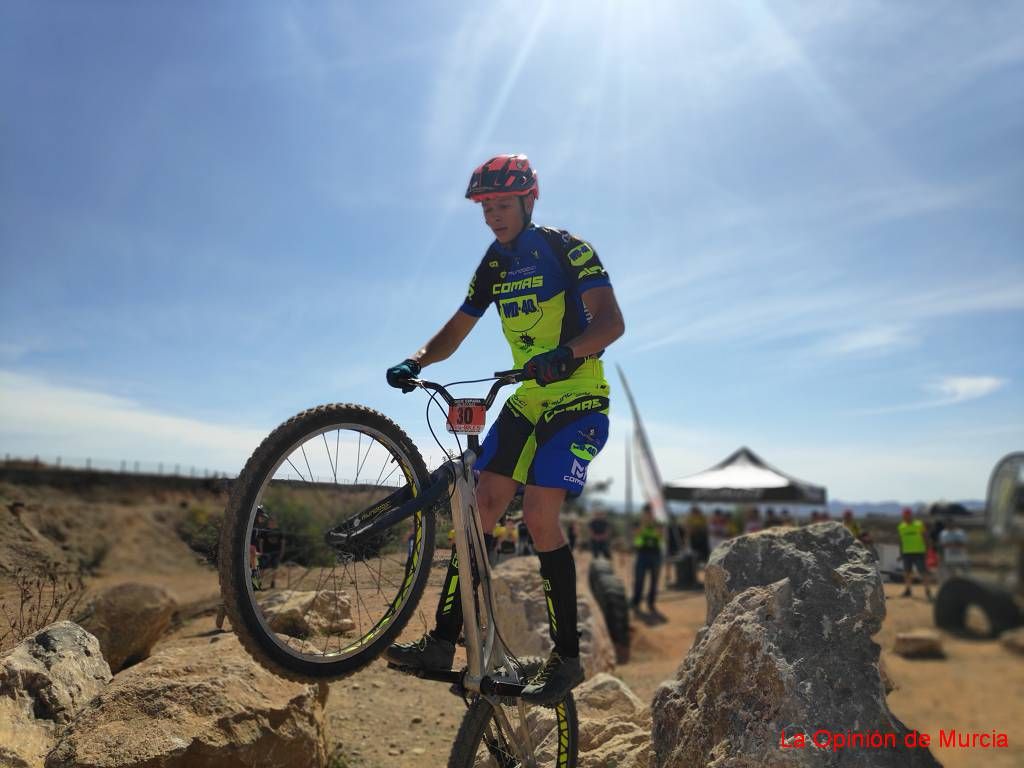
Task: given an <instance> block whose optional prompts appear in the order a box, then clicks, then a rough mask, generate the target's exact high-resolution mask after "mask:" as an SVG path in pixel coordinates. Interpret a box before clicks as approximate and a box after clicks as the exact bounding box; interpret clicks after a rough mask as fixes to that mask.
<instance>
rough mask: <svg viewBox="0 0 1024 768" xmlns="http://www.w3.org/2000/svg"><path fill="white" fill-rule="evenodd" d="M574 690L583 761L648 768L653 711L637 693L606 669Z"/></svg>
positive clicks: (582, 763)
mask: <svg viewBox="0 0 1024 768" xmlns="http://www.w3.org/2000/svg"><path fill="white" fill-rule="evenodd" d="M573 693H574V694H575V697H576V710H577V714H578V716H579V724H580V759H579V762H580V764H581V765H593V766H615V768H646V766H647V764H648V761H649V760H650V754H651V711H650V709H649V708H648V707H646V706H645V705H644V703H643V702H642V701H640V699H638V698H637V696H636V694H634V693H633V692H632V691H631V690H630V689H629V687H628V686H627V685H626V684H625V683H624V682H622V681H621V680H620V679H619V678H617V677H614V676H612V675H609V674H607V673H604V672H602V673H600V674H598V675H595V676H594V677H592V678H590V679H589V680H587V681H586V682H584V683H583V684H582V685H580V686H579V687H578V688H576V690H575V691H574V692H573Z"/></svg>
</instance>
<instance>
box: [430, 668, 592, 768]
mask: <svg viewBox="0 0 1024 768" xmlns="http://www.w3.org/2000/svg"><path fill="white" fill-rule="evenodd" d="M519 663H520V665H521V666H522V671H523V679H524V681H525V680H529V679H530V678H531V677H533V676H534V675H535V674H536V673H537V672H538V671H539V670H540V668H541V667H542V666H543V665H544V660H543V659H536V658H529V659H523V660H521V661H520V662H519ZM578 750H579V721H578V720H577V717H576V702H575V701H574V699H573V696H572V694H571V693H570V694H569V695H567V696H566V697H565V698H564V699H563V700H562V701H560V702H559V703H558V704H557V705H556V706H554V707H540V706H536V705H531V704H527V703H526V702H524V701H522V699H514V700H510V699H498V698H495V697H490V696H486V697H485V696H477V697H476V698H475V699H474V700H473V701H472V703H471V704H470V705H469V709H468V710H467V711H466V715H465V717H463V719H462V724H461V725H460V726H459V732H458V735H456V737H455V746H454V747H453V748H452V753H451V756H450V757H449V759H448V768H526V766H536V767H537V768H576V760H577V753H578Z"/></svg>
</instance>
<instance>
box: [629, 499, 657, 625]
mask: <svg viewBox="0 0 1024 768" xmlns="http://www.w3.org/2000/svg"><path fill="white" fill-rule="evenodd" d="M662 539H663V535H662V529H661V526H660V525H658V524H657V523H656V522H655V521H654V512H653V510H652V509H651V505H650V504H645V505H644V508H643V511H642V512H641V513H640V522H639V523H638V524H637V525H636V527H635V530H634V535H633V551H634V556H635V563H634V568H633V603H632V605H633V610H637V609H639V608H640V599H641V597H642V596H643V592H644V581H645V580H646V578H647V574H648V573H649V574H650V576H651V585H650V587H649V588H648V590H647V610H648V611H650V612H651V613H654V612H655V608H654V601H655V599H656V598H657V596H658V574H659V571H660V570H661V544H662Z"/></svg>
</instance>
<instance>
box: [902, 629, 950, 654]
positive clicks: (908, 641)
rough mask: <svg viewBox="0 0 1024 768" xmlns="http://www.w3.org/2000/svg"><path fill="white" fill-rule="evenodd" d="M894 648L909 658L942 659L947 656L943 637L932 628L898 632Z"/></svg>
mask: <svg viewBox="0 0 1024 768" xmlns="http://www.w3.org/2000/svg"><path fill="white" fill-rule="evenodd" d="M892 650H893V653H897V654H899V655H900V656H905V657H906V658H908V659H942V658H945V656H946V654H945V652H944V651H943V650H942V638H941V637H939V633H938V632H936V631H934V630H931V629H915V630H912V631H910V632H900V633H898V634H897V635H896V642H895V644H894V645H893V649H892Z"/></svg>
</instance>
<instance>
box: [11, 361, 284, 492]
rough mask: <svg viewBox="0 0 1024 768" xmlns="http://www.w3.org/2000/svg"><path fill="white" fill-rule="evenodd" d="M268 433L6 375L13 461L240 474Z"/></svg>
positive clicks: (19, 375)
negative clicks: (158, 464)
mask: <svg viewBox="0 0 1024 768" xmlns="http://www.w3.org/2000/svg"><path fill="white" fill-rule="evenodd" d="M267 431H269V429H268V430H254V429H245V428H239V427H233V426H230V425H226V424H217V423H212V422H206V421H200V420H198V419H190V418H185V417H180V416H172V415H167V414H164V413H160V412H158V411H155V410H151V409H147V408H143V407H141V406H140V405H139V404H138V403H135V402H133V401H131V400H128V399H125V398H121V397H114V396H111V395H108V394H105V393H102V392H96V391H92V390H88V389H79V388H75V387H67V386H59V385H54V384H51V383H49V382H48V381H46V380H44V379H41V378H37V377H34V376H26V375H23V374H18V373H12V372H8V371H0V446H2V450H3V451H4V452H5V453H11V454H13V455H22V456H26V455H29V456H31V455H40V456H42V457H56V456H61V457H64V458H69V457H70V458H79V459H84V458H89V457H92V458H94V459H96V458H99V459H102V460H105V461H113V460H127V461H146V462H153V461H163V462H177V463H181V464H182V465H186V464H189V465H194V466H198V467H204V468H207V469H211V470H218V471H226V472H235V471H238V470H239V469H241V467H242V465H243V464H244V462H245V460H246V459H247V458H248V456H249V454H250V453H252V451H253V449H255V447H256V446H257V445H259V443H260V442H261V441H262V439H263V438H264V437H265V436H266V433H267Z"/></svg>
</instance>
